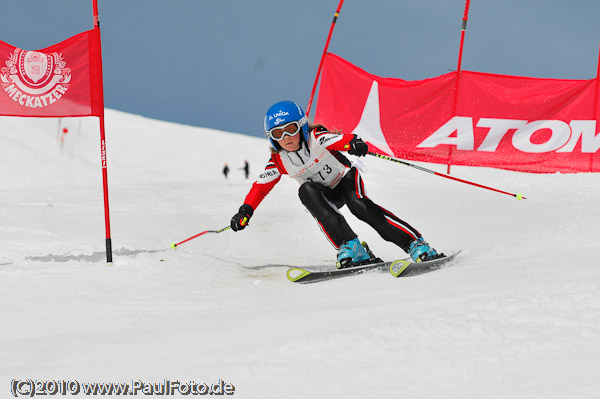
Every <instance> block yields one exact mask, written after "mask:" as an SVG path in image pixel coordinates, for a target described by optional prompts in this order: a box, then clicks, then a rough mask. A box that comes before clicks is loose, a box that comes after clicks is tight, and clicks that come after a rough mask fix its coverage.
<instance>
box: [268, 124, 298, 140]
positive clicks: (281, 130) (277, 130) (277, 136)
mask: <svg viewBox="0 0 600 399" xmlns="http://www.w3.org/2000/svg"><path fill="white" fill-rule="evenodd" d="M299 131H300V123H298V121H293V122H288V123H286V124H285V125H279V126H275V127H274V128H272V129H270V130H269V131H267V136H269V137H270V138H272V139H273V140H276V141H280V140H283V138H284V137H285V136H290V137H293V136H295V135H297V134H298V132H299Z"/></svg>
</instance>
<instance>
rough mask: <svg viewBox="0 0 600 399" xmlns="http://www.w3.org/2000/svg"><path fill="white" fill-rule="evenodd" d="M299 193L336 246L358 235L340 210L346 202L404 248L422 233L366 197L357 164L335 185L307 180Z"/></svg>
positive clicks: (406, 250)
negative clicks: (333, 186) (331, 186)
mask: <svg viewBox="0 0 600 399" xmlns="http://www.w3.org/2000/svg"><path fill="white" fill-rule="evenodd" d="M298 195H299V196H300V201H302V203H303V204H304V206H305V207H306V209H308V211H309V212H310V213H311V214H312V215H313V217H314V218H315V219H316V220H317V223H319V226H320V228H321V230H322V231H323V233H325V236H326V237H327V239H328V240H329V241H330V242H331V243H332V244H333V246H334V247H336V248H339V247H340V246H341V245H342V244H343V243H344V242H346V241H348V240H352V239H354V238H356V233H354V231H352V229H351V228H350V226H349V225H348V223H347V222H346V219H345V218H344V216H342V214H341V213H340V212H339V211H338V209H339V208H341V207H343V206H344V205H347V206H348V209H349V210H350V212H352V214H353V215H354V216H356V217H357V218H358V219H360V220H362V221H363V222H365V223H367V224H369V225H370V226H371V227H373V228H374V229H375V230H376V231H377V232H378V233H379V235H380V236H381V237H382V238H383V239H384V240H386V241H391V242H393V243H394V244H396V245H398V246H399V247H400V248H402V249H403V250H404V251H405V252H408V246H409V245H410V243H411V242H412V241H414V240H415V239H417V238H418V237H420V236H421V234H420V233H419V232H418V231H417V230H416V229H414V228H413V227H412V226H410V225H409V224H408V223H406V222H404V221H403V220H401V219H399V218H398V217H397V216H396V215H394V214H393V213H391V212H389V211H387V210H386V209H384V208H382V207H380V206H379V205H377V204H375V203H374V202H373V201H371V200H370V199H369V198H367V196H366V195H365V191H364V185H363V181H362V179H361V177H360V174H359V173H358V171H357V170H356V168H352V169H351V170H350V172H348V173H347V174H346V176H344V178H343V179H342V180H341V181H340V183H339V184H338V185H337V186H336V187H335V188H334V189H331V188H329V187H325V186H323V185H321V184H318V183H314V182H311V181H308V182H306V183H303V184H302V185H301V186H300V190H299V191H298Z"/></svg>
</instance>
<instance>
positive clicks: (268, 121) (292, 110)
mask: <svg viewBox="0 0 600 399" xmlns="http://www.w3.org/2000/svg"><path fill="white" fill-rule="evenodd" d="M293 121H298V124H299V125H300V127H301V128H302V134H303V136H304V141H306V142H308V134H309V131H308V118H307V117H306V114H305V113H304V110H303V109H302V108H300V106H299V105H298V104H296V103H295V102H292V101H279V102H278V103H275V104H273V105H271V107H270V108H269V109H268V110H267V113H266V114H265V136H267V138H268V139H269V141H270V142H271V145H272V146H273V148H275V149H276V150H281V146H280V145H279V144H278V143H277V141H276V140H273V139H272V138H271V137H269V130H271V129H273V128H274V127H275V126H279V125H283V124H286V123H289V122H293Z"/></svg>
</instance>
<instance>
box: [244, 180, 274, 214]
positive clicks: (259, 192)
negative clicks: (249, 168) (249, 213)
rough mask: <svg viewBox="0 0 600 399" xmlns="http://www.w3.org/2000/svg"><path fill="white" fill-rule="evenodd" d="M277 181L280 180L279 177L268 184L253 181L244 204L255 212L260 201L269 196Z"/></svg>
mask: <svg viewBox="0 0 600 399" xmlns="http://www.w3.org/2000/svg"><path fill="white" fill-rule="evenodd" d="M279 180H281V175H279V177H277V178H276V179H275V180H272V181H270V182H268V183H259V182H258V181H255V182H254V184H253V185H252V188H251V189H250V192H249V193H248V195H246V199H245V200H244V204H248V205H250V206H251V207H252V209H254V210H256V208H257V207H258V205H260V203H261V202H262V200H263V199H265V197H266V196H267V194H269V193H270V192H271V190H272V189H273V187H275V185H276V184H277V183H279Z"/></svg>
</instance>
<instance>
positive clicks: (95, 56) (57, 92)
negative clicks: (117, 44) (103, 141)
mask: <svg viewBox="0 0 600 399" xmlns="http://www.w3.org/2000/svg"><path fill="white" fill-rule="evenodd" d="M0 59H1V60H2V63H0V65H4V66H2V68H0V115H7V116H37V117H66V116H100V115H103V107H102V77H101V54H100V30H99V29H92V30H89V31H86V32H82V33H80V34H78V35H75V36H73V37H70V38H69V39H67V40H65V41H63V42H60V43H58V44H55V45H53V46H50V47H47V48H45V49H42V50H35V51H28V50H22V49H19V48H16V47H14V46H11V45H9V44H7V43H4V42H2V41H0Z"/></svg>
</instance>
